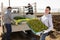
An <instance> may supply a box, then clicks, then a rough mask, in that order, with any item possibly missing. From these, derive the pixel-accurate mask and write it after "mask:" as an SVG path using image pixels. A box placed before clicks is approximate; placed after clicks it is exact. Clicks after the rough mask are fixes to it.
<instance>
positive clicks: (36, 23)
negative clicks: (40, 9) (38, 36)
mask: <svg viewBox="0 0 60 40" xmlns="http://www.w3.org/2000/svg"><path fill="white" fill-rule="evenodd" d="M27 24H28V25H29V27H30V28H31V29H32V30H33V31H34V32H41V31H43V30H46V29H47V28H48V27H47V26H45V25H44V24H43V23H42V22H41V21H40V20H38V19H32V20H29V21H27Z"/></svg>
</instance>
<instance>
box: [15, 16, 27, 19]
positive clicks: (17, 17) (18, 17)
mask: <svg viewBox="0 0 60 40" xmlns="http://www.w3.org/2000/svg"><path fill="white" fill-rule="evenodd" d="M14 19H15V20H19V19H26V18H25V17H21V16H16V17H14Z"/></svg>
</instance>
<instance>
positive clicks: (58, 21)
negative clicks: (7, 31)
mask: <svg viewBox="0 0 60 40" xmlns="http://www.w3.org/2000/svg"><path fill="white" fill-rule="evenodd" d="M53 23H54V32H53V33H52V34H50V35H49V36H47V37H46V40H60V33H59V32H60V15H53ZM32 35H33V34H31V35H30V36H29V35H27V34H25V33H24V32H22V31H21V32H14V33H12V34H11V37H12V40H29V39H30V40H31V38H33V37H37V40H39V38H40V37H39V36H36V35H33V36H32ZM31 36H32V37H31Z"/></svg>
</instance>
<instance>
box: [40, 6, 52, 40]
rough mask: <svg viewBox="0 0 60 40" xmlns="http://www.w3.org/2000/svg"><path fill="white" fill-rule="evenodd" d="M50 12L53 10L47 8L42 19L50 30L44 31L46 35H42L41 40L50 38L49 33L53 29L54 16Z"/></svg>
mask: <svg viewBox="0 0 60 40" xmlns="http://www.w3.org/2000/svg"><path fill="white" fill-rule="evenodd" d="M50 11H51V8H50V7H49V6H47V7H46V9H45V13H44V15H43V16H42V17H41V21H42V23H43V24H45V25H46V26H47V27H48V29H47V30H44V33H43V34H42V36H41V38H40V40H45V37H46V36H48V32H50V31H51V30H52V29H53V22H52V15H51V13H50Z"/></svg>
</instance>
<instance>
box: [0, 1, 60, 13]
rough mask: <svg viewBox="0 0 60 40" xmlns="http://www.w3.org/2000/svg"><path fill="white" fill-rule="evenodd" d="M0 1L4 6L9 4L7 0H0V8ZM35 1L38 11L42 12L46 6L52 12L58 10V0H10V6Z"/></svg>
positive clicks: (59, 9)
mask: <svg viewBox="0 0 60 40" xmlns="http://www.w3.org/2000/svg"><path fill="white" fill-rule="evenodd" d="M1 2H3V4H4V6H6V7H8V6H9V3H8V0H0V9H1ZM35 2H36V3H37V11H38V12H44V9H45V7H46V6H50V7H51V8H52V11H53V12H54V11H60V0H11V6H12V7H15V6H26V5H27V4H28V3H31V4H32V5H34V3H35ZM0 11H1V10H0Z"/></svg>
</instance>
